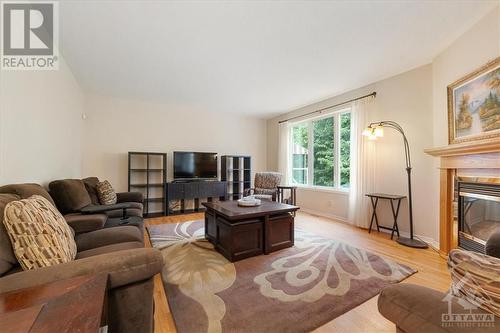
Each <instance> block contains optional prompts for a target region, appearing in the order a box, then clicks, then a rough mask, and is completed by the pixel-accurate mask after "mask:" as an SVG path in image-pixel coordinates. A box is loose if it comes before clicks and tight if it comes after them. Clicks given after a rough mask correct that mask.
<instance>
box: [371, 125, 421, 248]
mask: <svg viewBox="0 0 500 333" xmlns="http://www.w3.org/2000/svg"><path fill="white" fill-rule="evenodd" d="M384 127H388V128H392V129H395V130H396V131H398V132H399V133H401V135H402V136H403V143H404V147H405V160H406V173H407V174H408V209H409V212H410V237H409V238H408V237H398V239H397V240H396V241H397V242H398V243H399V244H402V245H406V246H409V247H415V248H420V249H425V248H427V247H428V245H427V244H426V243H425V242H422V241H421V240H419V239H415V238H414V237H413V205H412V196H411V158H410V146H409V144H408V140H407V139H406V135H405V132H404V131H403V128H402V127H401V126H400V125H399V124H398V123H396V122H394V121H390V120H384V121H379V122H375V123H371V124H370V125H368V127H367V128H366V129H365V130H364V131H363V135H364V136H367V137H368V139H370V140H376V139H377V138H379V137H383V136H384Z"/></svg>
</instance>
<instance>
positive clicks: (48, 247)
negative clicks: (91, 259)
mask: <svg viewBox="0 0 500 333" xmlns="http://www.w3.org/2000/svg"><path fill="white" fill-rule="evenodd" d="M3 223H4V225H5V229H6V230H7V233H8V234H9V238H10V241H11V243H12V248H13V250H14V254H15V255H16V258H17V259H18V261H19V263H20V264H21V267H22V268H23V269H24V270H29V269H36V268H41V267H47V266H52V265H57V264H62V263H65V262H69V261H72V260H74V259H75V257H76V243H75V240H74V238H73V233H72V232H71V228H70V227H69V225H68V224H67V223H66V220H65V219H64V217H63V216H62V215H61V213H59V211H58V210H57V209H56V208H55V207H54V205H52V204H51V203H50V202H49V201H48V200H47V199H45V198H44V197H42V196H39V195H34V196H32V197H30V198H28V199H23V200H19V201H12V202H9V203H8V204H7V205H6V206H5V211H4V219H3Z"/></svg>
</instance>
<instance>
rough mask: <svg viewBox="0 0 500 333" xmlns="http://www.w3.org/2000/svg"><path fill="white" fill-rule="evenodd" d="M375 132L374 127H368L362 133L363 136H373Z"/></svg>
mask: <svg viewBox="0 0 500 333" xmlns="http://www.w3.org/2000/svg"><path fill="white" fill-rule="evenodd" d="M372 132H373V129H372V128H371V127H367V128H365V129H364V130H363V133H361V135H363V136H371V135H372Z"/></svg>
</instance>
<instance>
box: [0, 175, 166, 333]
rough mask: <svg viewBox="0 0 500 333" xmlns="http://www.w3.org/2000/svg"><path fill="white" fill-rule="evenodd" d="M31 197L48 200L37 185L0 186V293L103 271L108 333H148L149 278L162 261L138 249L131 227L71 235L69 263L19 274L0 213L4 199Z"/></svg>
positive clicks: (154, 252)
mask: <svg viewBox="0 0 500 333" xmlns="http://www.w3.org/2000/svg"><path fill="white" fill-rule="evenodd" d="M33 194H38V195H41V196H43V197H45V198H46V199H48V200H49V201H51V202H53V200H52V198H51V196H50V195H49V194H48V192H47V191H45V189H44V188H42V187H41V186H40V185H37V184H16V185H7V186H2V187H0V293H2V292H7V291H10V290H15V289H19V288H26V287H31V286H36V285H39V284H43V283H48V282H51V281H55V280H60V279H66V278H71V277H74V276H79V275H87V274H98V273H107V274H108V278H109V281H108V296H107V302H106V304H107V308H106V318H107V324H108V332H125V333H126V332H152V331H153V276H154V275H155V274H157V273H159V272H160V271H161V269H162V267H163V257H162V255H161V253H160V252H159V251H158V250H155V249H151V248H144V244H143V236H142V233H141V231H140V230H139V229H138V228H137V227H136V226H117V227H113V228H105V229H102V228H101V227H99V228H96V229H94V230H91V228H90V227H89V229H88V231H87V232H84V233H78V234H75V242H76V244H77V249H78V253H77V256H76V259H75V260H74V261H71V262H69V263H65V264H60V265H55V266H51V267H45V268H41V269H37V270H30V271H22V269H21V267H20V266H19V264H18V262H17V259H16V257H15V255H14V253H13V251H12V246H11V243H10V240H9V238H8V235H7V233H6V230H5V227H4V225H3V221H2V220H3V211H4V208H5V205H6V204H7V203H9V202H10V201H13V200H19V199H23V198H28V197H30V196H31V195H33ZM76 225H78V224H76ZM96 225H97V224H96Z"/></svg>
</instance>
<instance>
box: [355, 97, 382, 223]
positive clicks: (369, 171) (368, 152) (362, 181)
mask: <svg viewBox="0 0 500 333" xmlns="http://www.w3.org/2000/svg"><path fill="white" fill-rule="evenodd" d="M374 108H375V100H374V98H373V97H368V98H364V99H361V100H359V101H356V102H354V103H353V104H352V109H351V124H352V125H351V126H352V127H351V166H350V167H351V173H350V178H351V179H350V191H349V215H348V221H349V223H350V224H352V225H356V226H359V227H362V228H368V227H369V225H370V221H369V211H370V201H369V200H370V199H369V198H367V197H366V196H365V194H366V193H369V192H373V190H374V188H375V143H374V142H373V141H370V140H368V138H366V137H363V136H362V135H361V133H362V132H363V130H364V129H365V128H366V127H367V126H368V124H369V123H370V122H372V121H373V120H374V119H373V116H374Z"/></svg>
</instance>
